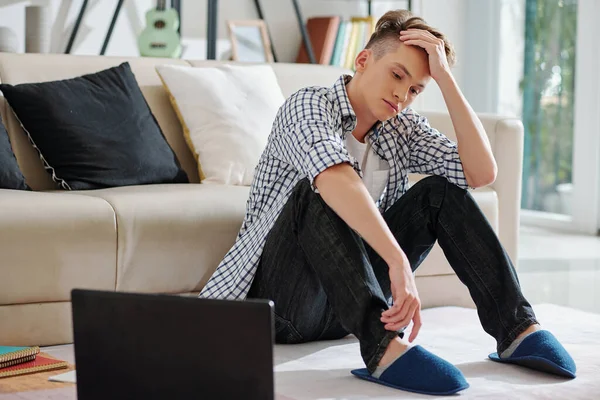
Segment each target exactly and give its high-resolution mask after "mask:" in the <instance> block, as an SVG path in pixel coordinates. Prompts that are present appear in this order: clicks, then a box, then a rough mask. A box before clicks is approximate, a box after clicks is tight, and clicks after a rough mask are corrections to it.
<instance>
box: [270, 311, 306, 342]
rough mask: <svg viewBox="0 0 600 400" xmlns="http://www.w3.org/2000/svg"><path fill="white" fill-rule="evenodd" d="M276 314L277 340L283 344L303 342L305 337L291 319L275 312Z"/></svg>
mask: <svg viewBox="0 0 600 400" xmlns="http://www.w3.org/2000/svg"><path fill="white" fill-rule="evenodd" d="M274 316H275V342H276V343H281V344H294V343H302V342H303V341H304V338H303V337H302V335H300V333H299V332H298V330H297V329H296V328H295V327H294V325H293V324H292V322H291V321H289V320H287V319H285V318H283V317H281V316H279V315H277V314H274Z"/></svg>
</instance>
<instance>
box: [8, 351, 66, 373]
mask: <svg viewBox="0 0 600 400" xmlns="http://www.w3.org/2000/svg"><path fill="white" fill-rule="evenodd" d="M39 353H40V348H39V347H38V346H32V347H14V346H0V378H7V377H9V376H15V375H23V374H31V373H33V372H40V371H49V370H52V369H59V368H67V367H68V363H67V362H66V361H61V360H55V359H53V358H48V357H44V356H41V355H39Z"/></svg>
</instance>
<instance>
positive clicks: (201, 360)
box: [71, 289, 274, 400]
mask: <svg viewBox="0 0 600 400" xmlns="http://www.w3.org/2000/svg"><path fill="white" fill-rule="evenodd" d="M71 296H72V307H73V308H72V312H73V332H74V341H75V364H76V371H77V372H76V374H77V394H78V399H79V400H92V399H107V398H110V399H121V398H122V399H132V398H144V399H154V398H156V399H176V398H184V397H185V398H201V399H213V398H214V399H238V398H239V399H248V400H249V399H261V400H263V399H273V398H274V388H273V318H272V312H273V311H272V310H273V304H272V302H269V301H266V300H247V301H229V300H212V299H210V300H209V299H199V298H195V297H194V298H191V297H181V296H172V295H153V294H137V293H136V294H134V293H122V292H105V291H93V290H80V289H75V290H73V291H72V294H71Z"/></svg>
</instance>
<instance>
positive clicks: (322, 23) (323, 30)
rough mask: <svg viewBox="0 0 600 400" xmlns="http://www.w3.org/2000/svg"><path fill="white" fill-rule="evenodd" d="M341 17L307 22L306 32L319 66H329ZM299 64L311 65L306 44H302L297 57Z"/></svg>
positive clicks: (327, 17)
mask: <svg viewBox="0 0 600 400" xmlns="http://www.w3.org/2000/svg"><path fill="white" fill-rule="evenodd" d="M339 25H340V17H339V16H335V15H333V16H324V17H312V18H309V19H308V21H307V22H306V31H307V34H308V37H309V39H310V43H311V46H312V49H313V53H314V55H315V60H316V62H317V64H329V62H330V61H331V56H332V54H333V48H334V45H335V40H336V36H337V32H338V30H339ZM296 62H297V63H309V62H310V59H309V57H308V51H307V50H306V46H305V45H304V42H302V43H301V45H300V49H299V50H298V56H297V57H296Z"/></svg>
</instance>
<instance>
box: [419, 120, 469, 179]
mask: <svg viewBox="0 0 600 400" xmlns="http://www.w3.org/2000/svg"><path fill="white" fill-rule="evenodd" d="M413 113H414V112H413ZM411 119H412V122H413V127H412V132H411V133H410V138H409V149H410V155H409V163H408V171H409V172H413V173H419V174H428V175H439V176H444V177H446V179H448V181H450V182H451V183H453V184H455V185H456V186H458V187H461V188H463V189H468V188H469V185H468V183H467V179H466V178H465V173H464V170H463V166H462V162H461V161H460V157H459V155H458V145H457V143H456V142H453V141H452V140H450V139H448V137H446V136H445V135H443V134H442V133H440V132H439V131H437V130H436V129H434V128H432V127H431V126H430V125H429V122H428V121H427V118H425V117H423V116H421V115H418V114H416V113H414V115H413V116H412V118H411Z"/></svg>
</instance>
